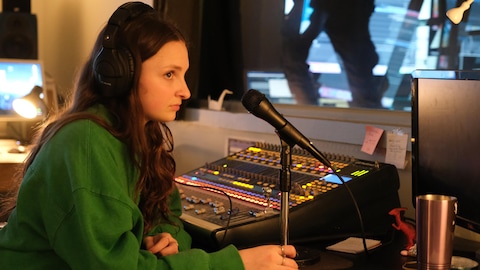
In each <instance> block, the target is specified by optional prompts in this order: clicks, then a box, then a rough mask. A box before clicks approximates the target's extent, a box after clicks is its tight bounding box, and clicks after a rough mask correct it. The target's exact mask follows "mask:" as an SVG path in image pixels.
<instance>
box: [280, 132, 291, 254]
mask: <svg viewBox="0 0 480 270" xmlns="http://www.w3.org/2000/svg"><path fill="white" fill-rule="evenodd" d="M280 141H281V147H282V150H281V152H280V162H281V165H282V169H281V171H280V191H281V192H282V200H281V202H280V221H281V224H280V225H281V226H280V228H281V229H280V230H281V233H282V235H281V236H282V238H281V241H282V245H288V217H289V208H290V189H291V186H292V174H291V171H290V170H291V167H292V151H291V150H292V145H290V144H288V143H287V142H286V141H285V140H283V139H282V138H281V137H280Z"/></svg>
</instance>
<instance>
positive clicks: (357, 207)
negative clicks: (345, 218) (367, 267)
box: [332, 168, 369, 255]
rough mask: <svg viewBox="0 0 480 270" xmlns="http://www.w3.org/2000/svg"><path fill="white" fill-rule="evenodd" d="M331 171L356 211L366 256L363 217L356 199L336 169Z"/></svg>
mask: <svg viewBox="0 0 480 270" xmlns="http://www.w3.org/2000/svg"><path fill="white" fill-rule="evenodd" d="M332 170H333V174H335V175H336V176H337V177H338V179H340V181H341V182H342V184H343V186H345V188H346V189H347V191H348V194H349V195H350V198H351V199H352V201H353V204H354V205H355V210H356V211H357V216H358V219H359V221H360V234H361V236H362V243H363V250H364V251H365V254H367V255H368V254H369V253H368V248H367V240H366V238H367V237H366V233H365V225H364V223H363V217H362V213H361V211H360V207H359V206H358V203H357V199H355V196H354V195H353V192H352V190H351V189H350V187H349V186H348V185H347V183H346V182H345V181H344V180H343V178H342V176H341V175H340V174H338V173H337V170H336V168H332Z"/></svg>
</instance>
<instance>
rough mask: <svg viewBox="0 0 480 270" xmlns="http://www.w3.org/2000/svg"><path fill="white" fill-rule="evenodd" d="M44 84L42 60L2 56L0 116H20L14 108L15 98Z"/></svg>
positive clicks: (0, 62) (0, 61) (0, 68)
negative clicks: (3, 57)
mask: <svg viewBox="0 0 480 270" xmlns="http://www.w3.org/2000/svg"><path fill="white" fill-rule="evenodd" d="M44 84H45V76H44V70H43V63H42V62H41V61H40V60H31V59H28V60H26V59H1V58H0V118H9V117H19V116H18V114H17V113H16V112H15V111H14V110H13V108H12V102H13V100H15V99H16V98H20V97H23V96H25V95H27V94H28V93H30V92H31V91H32V89H33V88H34V86H40V87H44Z"/></svg>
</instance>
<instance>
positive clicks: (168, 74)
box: [165, 72, 173, 79]
mask: <svg viewBox="0 0 480 270" xmlns="http://www.w3.org/2000/svg"><path fill="white" fill-rule="evenodd" d="M165 77H166V78H168V79H169V78H172V77H173V72H168V73H167V74H165Z"/></svg>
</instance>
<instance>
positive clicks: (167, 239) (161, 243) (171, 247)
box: [143, 233, 178, 256]
mask: <svg viewBox="0 0 480 270" xmlns="http://www.w3.org/2000/svg"><path fill="white" fill-rule="evenodd" d="M143 243H144V244H145V248H146V249H147V250H148V251H150V252H151V253H153V254H156V255H157V256H167V255H173V254H177V253H178V242H177V240H175V238H173V237H172V235H171V234H169V233H160V234H157V235H154V236H147V237H145V238H143Z"/></svg>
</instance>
